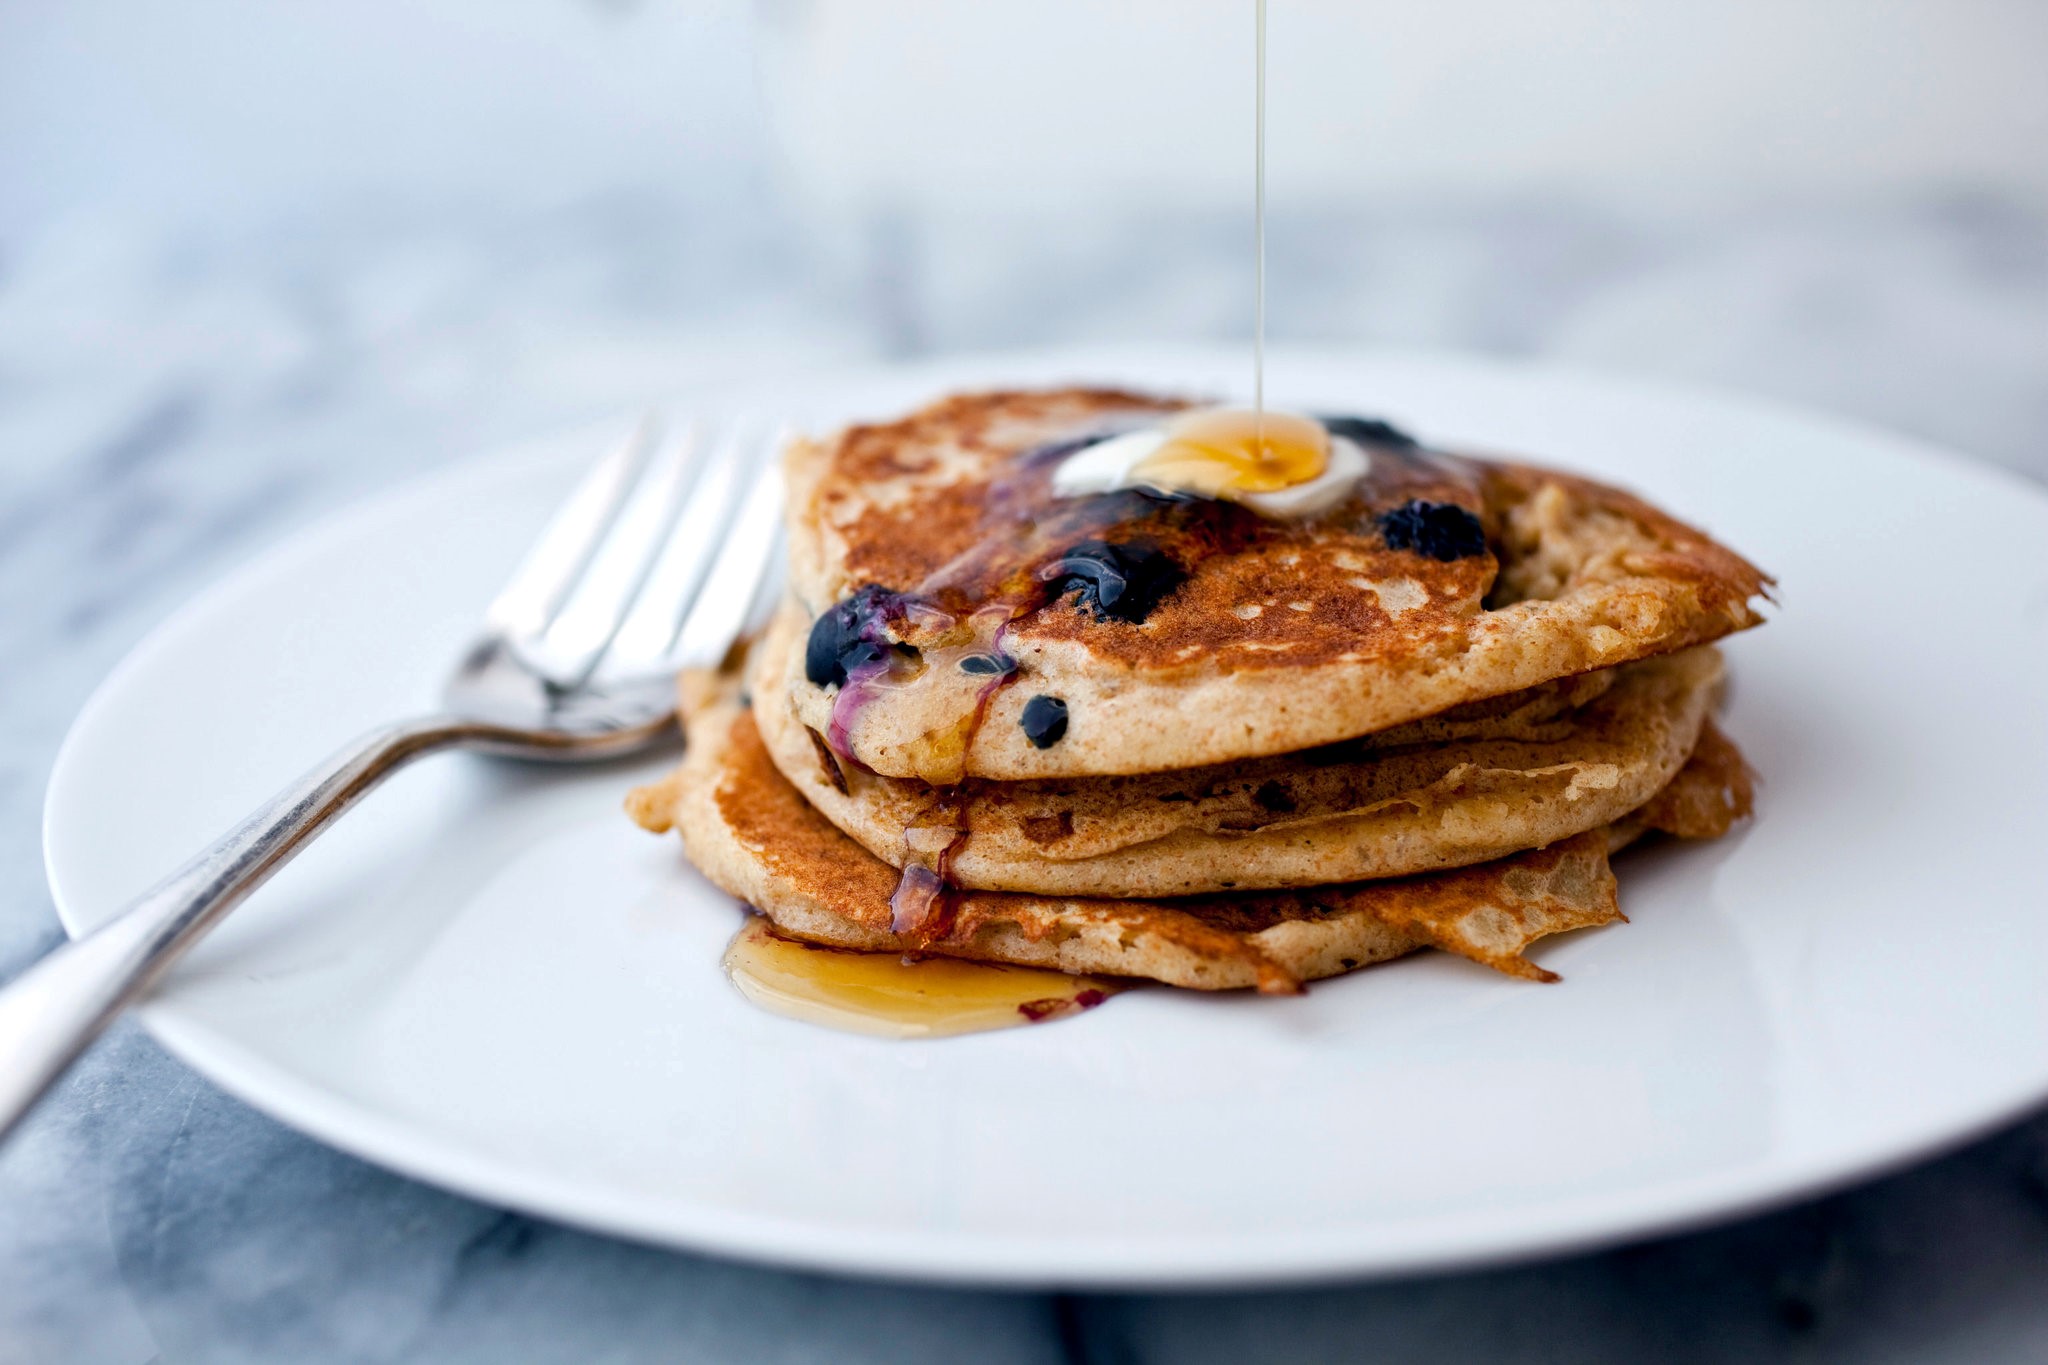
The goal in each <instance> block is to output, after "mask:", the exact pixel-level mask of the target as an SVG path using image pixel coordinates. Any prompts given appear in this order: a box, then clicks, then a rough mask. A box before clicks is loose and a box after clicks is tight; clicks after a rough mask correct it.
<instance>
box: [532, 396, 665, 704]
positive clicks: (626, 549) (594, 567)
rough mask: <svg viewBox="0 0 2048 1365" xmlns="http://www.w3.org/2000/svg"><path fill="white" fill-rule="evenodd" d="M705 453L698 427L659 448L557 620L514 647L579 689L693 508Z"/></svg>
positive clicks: (542, 669)
mask: <svg viewBox="0 0 2048 1365" xmlns="http://www.w3.org/2000/svg"><path fill="white" fill-rule="evenodd" d="M704 448H705V442H704V441H703V440H702V439H701V434H700V433H699V432H698V431H697V430H696V429H695V428H694V427H692V428H691V429H690V430H689V431H688V432H686V433H685V434H684V435H683V436H682V437H681V438H679V439H677V440H674V441H671V442H668V443H667V444H665V445H663V446H662V447H660V448H659V449H657V450H656V452H655V453H654V454H653V456H651V457H650V458H649V459H648V461H647V463H646V468H645V469H643V470H642V471H641V474H640V477H639V479H638V480H637V481H636V482H635V483H634V485H633V487H632V489H631V490H630V491H629V492H628V493H627V495H626V497H625V500H624V502H623V503H622V504H621V505H620V507H619V509H618V515H617V516H615V517H614V518H613V520H612V524H611V526H610V527H609V528H608V529H607V530H606V532H605V535H604V538H603V540H602V541H601V542H600V543H599V544H598V545H597V546H596V548H595V549H594V550H593V551H592V553H591V555H590V559H589V563H588V565H587V566H586V567H585V569H584V571H583V574H582V576H581V577H580V578H579V579H578V580H577V582H576V585H575V587H574V588H572V589H571V590H570V592H569V595H568V598H567V599H566V600H565V601H564V602H563V603H562V605H561V609H560V610H559V611H557V612H556V614H555V618H554V620H553V621H552V622H550V623H549V625H548V627H547V629H546V630H545V631H543V632H542V633H541V634H540V636H539V637H538V638H536V639H531V640H525V641H515V642H514V643H515V647H516V648H518V650H519V652H520V653H521V655H522V656H523V657H524V658H525V659H526V660H527V662H528V663H529V664H530V665H531V666H533V667H534V668H535V669H536V670H537V671H539V672H540V673H541V674H542V675H543V676H544V677H546V678H548V679H549V680H550V681H552V682H554V683H556V684H557V685H560V686H567V687H574V686H577V685H579V684H581V683H583V682H584V681H585V680H587V679H588V678H589V677H590V674H591V672H592V671H593V670H594V669H595V668H596V667H597V664H598V662H599V661H600V660H601V659H602V658H603V657H604V654H605V651H606V650H607V649H608V648H609V647H610V645H611V642H612V639H613V637H614V636H615V635H616V634H617V633H618V630H619V627H620V625H621V624H622V623H623V622H624V621H625V619H626V614H627V612H628V610H629V609H630V608H631V607H632V605H633V602H634V600H635V599H636V598H638V597H639V596H640V593H641V590H642V588H643V587H644V586H645V584H646V582H647V577H648V575H649V574H650V573H652V572H653V570H654V567H655V564H656V561H657V560H658V558H659V557H660V555H661V553H662V550H663V548H664V547H665V546H667V545H668V544H669V542H670V540H671V538H672V536H671V533H672V531H673V530H674V528H675V524H676V520H677V518H678V517H680V516H681V515H682V514H683V511H684V509H685V508H687V507H688V506H689V505H690V502H691V498H690V493H691V490H692V487H693V486H694V484H695V483H696V481H697V476H698V473H699V471H700V469H701V468H702V465H703V459H702V456H703V452H704Z"/></svg>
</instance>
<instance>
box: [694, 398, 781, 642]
mask: <svg viewBox="0 0 2048 1365" xmlns="http://www.w3.org/2000/svg"><path fill="white" fill-rule="evenodd" d="M785 435H786V433H778V436H777V440H776V441H775V443H774V445H773V446H772V447H771V450H780V449H781V448H782V446H783V444H784V439H783V437H784V436H785ZM781 529H782V469H781V467H780V465H779V463H778V462H777V461H776V460H774V459H767V460H763V461H761V462H760V469H759V472H758V473H756V474H755V475H754V478H753V481H752V483H751V485H750V486H749V487H748V489H747V495H746V500H745V501H744V502H742V503H741V504H740V510H739V515H738V516H736V517H734V518H733V522H732V527H731V529H730V530H729V531H728V532H727V533H726V537H725V540H724V542H723V543H722V544H721V545H720V546H719V549H718V560H717V562H716V563H715V564H713V565H712V568H711V573H710V576H709V577H708V578H707V579H706V580H705V582H704V587H703V590H702V591H701V592H699V593H698V594H697V598H696V601H695V602H693V603H692V604H691V605H690V614H689V616H688V618H687V619H686V620H685V621H684V622H683V628H682V632H681V636H680V638H679V640H678V641H677V644H676V648H675V650H674V652H673V653H672V654H671V655H670V656H669V658H668V660H667V665H666V666H667V667H669V668H671V669H684V668H712V667H716V666H717V664H718V663H719V662H720V661H721V660H722V659H724V658H725V655H726V651H728V650H730V649H731V648H732V646H733V643H734V641H736V640H737V639H738V638H739V636H740V632H741V631H742V630H743V629H745V628H746V625H747V623H748V620H749V618H750V617H751V616H752V615H753V614H754V613H755V612H756V610H757V607H758V602H759V600H760V598H761V596H762V592H761V589H762V587H763V585H764V580H765V579H766V577H767V574H768V567H769V564H770V561H771V560H772V558H773V557H774V553H775V547H776V544H777V543H778V541H779V540H780V534H781Z"/></svg>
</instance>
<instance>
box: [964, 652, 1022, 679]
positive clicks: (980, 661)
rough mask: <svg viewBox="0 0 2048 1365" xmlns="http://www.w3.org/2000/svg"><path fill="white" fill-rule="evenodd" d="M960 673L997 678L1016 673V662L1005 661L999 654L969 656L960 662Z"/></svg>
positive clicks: (1013, 660) (1011, 660)
mask: <svg viewBox="0 0 2048 1365" xmlns="http://www.w3.org/2000/svg"><path fill="white" fill-rule="evenodd" d="M960 671H961V672H962V673H980V674H982V675H984V676H987V677H999V676H1002V675H1005V674H1009V673H1015V672H1016V671H1017V661H1016V660H1015V659H1006V658H1004V657H1003V656H1002V655H1000V654H970V655H968V656H967V657H966V658H964V659H962V660H961V661H960Z"/></svg>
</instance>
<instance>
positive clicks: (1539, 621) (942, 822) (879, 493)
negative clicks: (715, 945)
mask: <svg viewBox="0 0 2048 1365" xmlns="http://www.w3.org/2000/svg"><path fill="white" fill-rule="evenodd" d="M1184 406H1185V405H1183V404H1181V403H1179V402H1177V401H1174V400H1167V399H1159V398H1152V397H1146V396H1143V395H1137V394H1130V393H1122V392H1115V391H1103V390H1074V389H1068V390H1056V391H1040V392H1005V393H991V394H976V395H967V396H962V397H956V398H951V399H947V400H944V401H941V402H939V403H936V404H934V405H932V406H930V407H927V408H925V409H923V410H921V411H919V412H916V413H913V414H911V415H910V416H908V417H906V418H904V419H902V420H900V421H896V422H891V423H886V424H878V425H867V426H856V427H852V428H849V429H848V430H846V431H844V432H842V433H840V434H839V435H838V436H836V437H834V438H832V439H830V440H828V441H824V442H800V443H798V444H797V445H796V446H794V447H793V448H792V449H791V450H790V451H789V453H788V455H787V457H786V473H787V479H788V486H789V509H788V528H789V542H790V555H789V560H790V562H789V595H788V597H787V599H786V601H785V602H784V604H783V606H782V608H781V610H780V612H779V614H778V615H777V617H776V619H775V620H774V622H773V624H772V625H771V626H770V627H769V628H768V629H767V631H766V632H765V633H764V634H763V635H762V636H761V637H760V638H759V639H758V640H756V641H755V642H754V644H753V646H752V647H751V648H750V649H749V650H748V651H747V655H746V658H745V660H744V663H743V665H740V666H736V667H735V668H734V669H733V670H731V671H729V672H728V673H726V674H724V675H720V676H717V677H691V678H686V679H685V682H684V713H685V726H686V732H687V740H688V746H687V751H686V755H685V758H684V761H683V764H682V766H681V768H680V769H679V770H678V771H677V772H676V773H675V774H674V775H673V776H672V777H671V778H670V779H668V780H667V781H665V782H662V783H659V784H656V785H655V786H652V787H647V788H643V789H641V790H640V791H638V792H636V793H634V795H633V797H632V799H631V802H630V803H629V808H630V809H631V811H632V813H633V814H634V816H635V818H636V819H638V820H639V821H640V822H641V823H642V824H644V825H646V826H647V827H648V828H650V829H654V830H658V831H659V830H667V829H669V828H672V827H673V828H676V829H679V830H680V831H681V833H682V835H683V838H684V841H685V844H686V847H687V849H688V852H689V854H690V857H691V858H692V860H693V861H694V862H695V863H696V864H697V865H698V867H699V868H701V869H702V870H703V871H704V873H705V874H706V875H707V876H708V877H710V878H711V880H713V881H714V882H716V883H718V884H719V885H720V886H722V887H724V888H725V889H726V890H728V891H729V892H731V893H732V894H733V895H735V896H737V897H739V898H741V899H742V900H744V901H746V902H748V903H749V904H751V905H752V906H754V907H755V908H756V909H757V910H759V911H760V912H761V913H762V914H764V915H766V916H767V917H768V918H769V919H770V920H772V921H773V922H774V924H775V925H776V926H777V927H778V928H779V929H781V930H782V931H784V932H786V933H788V934H791V935H793V936H796V937H799V938H803V939H807V940H811V941H816V942H822V943H828V944H833V945H838V946H843V947H852V948H864V949H876V950H887V951H900V952H918V953H933V954H943V955H951V956H957V957H964V958H974V959H981V960H985V961H996V962H1007V963H1016V964H1022V965H1030V966H1041V967H1053V968H1059V969H1063V970H1066V971H1070V972H1088V973H1106V974H1116V975H1125V976H1134V977H1151V978H1155V979H1157V980H1161V981H1165V982H1168V983H1171V984H1173V985H1178V986H1189V987H1195V988H1200V989H1225V988H1232V987H1244V986H1255V987H1257V988H1258V989H1260V990H1263V991H1269V992H1290V991H1298V990H1300V989H1301V986H1302V983H1303V982H1305V981H1309V980H1312V979H1315V978H1318V977H1324V976H1330V975H1333V974H1336V973H1339V972H1343V971H1348V970H1351V969H1352V968H1355V967H1359V966H1363V965H1365V964H1367V963H1370V962H1377V961H1382V960H1385V959H1387V958H1391V957H1396V956H1400V955H1401V954H1404V953H1408V952H1412V951H1414V950H1416V949H1417V948H1421V947H1426V946H1434V947H1437V948H1441V949H1445V950H1448V951H1450V952H1454V953H1457V954H1460V955H1462V956H1465V957H1468V958H1471V959H1474V960H1476V961H1479V962H1482V963H1485V964H1487V965H1489V966H1492V967H1494V968H1497V969H1499V970H1501V971H1503V972H1507V973H1510V974H1513V975H1516V976H1521V977H1526V978H1532V979H1551V974H1550V973H1548V972H1546V971H1544V970H1543V969H1542V968H1540V967H1538V966H1536V965H1535V964H1533V963H1531V962H1529V961H1527V960H1526V959H1525V958H1524V957H1523V956H1522V953H1523V950H1524V949H1525V948H1526V947H1527V946H1528V945H1529V944H1530V943H1532V942H1533V941H1535V940H1536V939H1538V938H1540V937H1542V936H1544V935H1546V934H1552V933H1557V932H1560V931H1563V930H1568V929H1576V928H1581V927H1586V926H1591V925H1598V924H1604V923H1608V922H1610V921H1613V920H1616V919H1618V918H1621V913H1620V909H1619V906H1618V905H1617V902H1616V892H1615V879H1614V874H1613V872H1612V870H1611V868H1610V866H1609V862H1608V859H1609V855H1610V854H1611V853H1613V852H1614V851H1615V850H1617V849H1619V848H1620V847H1621V846H1622V845H1624V844H1627V843H1629V842H1631V841H1632V840H1635V839H1637V838H1639V837H1641V836H1644V835H1646V834H1652V833H1661V834H1664V835H1671V836H1677V837H1680V838H1693V839H1698V838H1712V837H1715V836H1718V835H1720V834H1722V833H1725V832H1726V831H1727V830H1728V828H1729V827H1730V826H1731V824H1732V823H1733V822H1734V821H1735V820H1737V819H1739V818H1741V817H1742V816H1744V815H1746V814H1747V813H1748V811H1749V804H1750V791H1749V781H1748V776H1747V771H1746V768H1745V765H1744V763H1743V760H1742V758H1741V756H1740V755H1739V754H1738V753H1737V752H1736V750H1735V748H1734V746H1733V745H1732V744H1731V743H1730V742H1729V740H1728V739H1727V738H1726V737H1725V736H1723V735H1722V734H1721V733H1720V732H1719V731H1718V730H1717V729H1716V728H1715V726H1714V722H1713V720H1712V712H1713V709H1714V703H1715V700H1716V698H1717V695H1718V692H1719V689H1720V684H1721V679H1722V672H1723V667H1722V661H1721V658H1720V655H1719V653H1718V652H1717V651H1716V650H1715V649H1714V648H1713V647H1712V643H1711V642H1712V641H1714V640H1716V639H1718V638H1719V637H1721V636H1723V635H1726V634H1728V633H1730V632H1732V631H1736V630H1741V629H1744V628H1747V627H1749V626H1752V625H1755V624H1758V622H1759V621H1760V619H1761V618H1760V617H1759V616H1758V614H1757V612H1756V609H1755V605H1754V603H1755V601H1756V599H1758V598H1760V597H1762V596H1763V595H1764V594H1765V593H1766V592H1767V589H1768V586H1769V583H1770V580H1769V579H1768V578H1767V577H1766V576H1765V575H1764V574H1763V573H1762V572H1760V571H1759V570H1758V569H1756V568H1755V567H1754V566H1752V565H1751V564H1749V563H1747V562H1746V561H1744V560H1743V559H1742V558H1740V557H1739V556H1737V555H1735V554H1734V553H1732V552H1731V551H1729V550H1727V549H1725V548H1723V547H1721V546H1720V545H1717V544H1716V543H1714V542H1713V541H1712V540H1710V539H1709V538H1708V537H1707V536H1705V535H1704V534H1702V533H1701V532H1699V531H1696V530H1694V529H1692V528H1691V527H1689V526H1686V525H1684V524H1682V523H1680V522H1678V521H1676V520H1674V519H1672V518H1671V517H1669V516H1666V515H1665V514H1663V513H1662V512H1660V511H1658V510H1656V509H1655V508H1652V507H1650V506H1649V505H1647V504H1645V503H1644V502H1642V501H1640V500H1639V499H1637V498H1635V497H1632V496H1630V495H1628V494H1626V493H1623V492H1620V491H1617V490H1615V489H1612V488H1608V487H1605V486H1602V485H1600V484H1596V483H1593V482H1590V481H1588V480H1585V479H1580V478H1576V477H1573V476H1570V475H1566V474H1560V473H1554V472H1550V471H1547V470H1542V469H1537V468H1534V467H1530V466H1526V465H1521V464H1510V463H1501V462H1494V461H1486V460H1478V459H1472V458H1467V457H1461V456H1457V455H1452V454H1449V453H1447V452H1442V451H1435V450H1431V449H1429V448H1427V447H1424V446H1422V445H1421V444H1419V443H1417V442H1416V441H1414V440H1413V439H1412V438H1410V437H1408V436H1407V435H1405V434H1404V433H1402V432H1400V431H1398V430H1396V429H1395V428H1392V427H1390V426H1387V425H1386V424H1384V423H1381V422H1377V421H1370V420H1363V419H1357V418H1334V417H1332V418H1325V419H1324V421H1325V423H1326V424H1327V426H1328V427H1329V429H1330V430H1331V431H1332V433H1334V434H1335V435H1337V436H1339V437H1341V438H1342V439H1345V440H1349V441H1353V442H1355V443H1357V444H1358V445H1359V446H1360V447H1361V448H1363V449H1364V450H1365V451H1366V452H1367V454H1368V455H1369V457H1370V460H1369V471H1370V472H1369V473H1368V474H1367V475H1366V476H1365V477H1363V478H1361V479H1360V480H1359V482H1358V484H1357V486H1356V488H1355V489H1352V490H1350V491H1349V492H1348V493H1347V495H1346V496H1345V498H1344V499H1343V500H1341V502H1340V503H1339V504H1338V505H1337V506H1335V507H1334V508H1330V509H1327V510H1324V511H1322V512H1319V513H1318V514H1317V515H1315V516H1313V517H1309V518H1297V519H1282V518H1275V517H1269V516H1265V515H1261V514H1259V513H1257V512H1255V511H1253V510H1252V509H1251V508H1249V507H1247V506H1245V505H1243V504H1241V503H1240V502H1235V501H1229V500H1224V499H1217V498H1206V497H1195V496H1186V495H1171V494H1162V493H1159V492H1156V491H1153V490H1150V489H1144V488H1123V489H1117V490H1114V491H1109V492H1102V493H1092V494H1088V495H1085V496H1061V495H1060V494H1059V492H1058V491H1057V490H1056V489H1055V488H1054V486H1053V475H1054V473H1055V471H1056V470H1057V469H1058V467H1059V465H1060V463H1061V462H1062V461H1063V460H1065V459H1067V458H1070V457H1071V456H1072V455H1073V453H1075V452H1076V451H1079V450H1081V449H1084V448H1086V447H1087V446H1088V445H1089V444H1090V443H1092V442H1096V441H1100V440H1101V439H1103V438H1104V437H1105V436H1106V435H1111V434H1114V433H1117V432H1121V431H1127V430H1130V429H1132V428H1134V427H1138V426H1142V425H1144V424H1147V423H1154V422H1158V421H1160V420H1162V419H1163V418H1165V417H1167V416H1170V415H1171V414H1173V413H1175V412H1177V411H1179V410H1181V409H1182V408H1183V407H1184Z"/></svg>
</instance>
